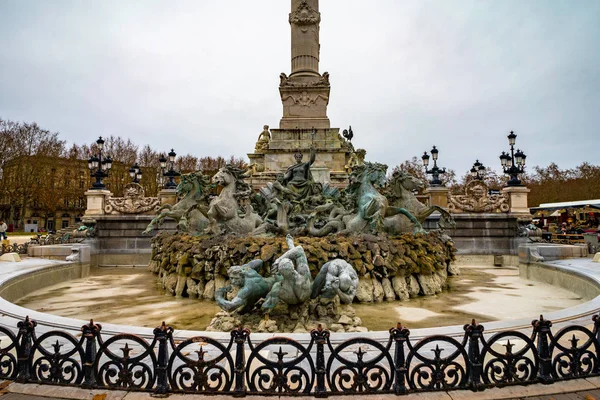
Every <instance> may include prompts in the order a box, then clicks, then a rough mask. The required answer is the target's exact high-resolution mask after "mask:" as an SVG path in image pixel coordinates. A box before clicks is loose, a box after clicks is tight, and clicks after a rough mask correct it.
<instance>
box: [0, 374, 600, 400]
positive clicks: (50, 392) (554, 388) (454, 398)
mask: <svg viewBox="0 0 600 400" xmlns="http://www.w3.org/2000/svg"><path fill="white" fill-rule="evenodd" d="M0 388H1V390H0V400H47V399H54V400H72V399H77V400H87V399H89V400H142V399H152V398H155V397H154V396H152V395H151V394H149V393H137V392H125V391H105V390H104V391H103V390H93V391H92V390H85V389H76V388H66V387H60V386H41V385H35V384H19V383H11V382H9V381H4V382H2V384H0ZM358 396H360V397H362V398H364V400H392V399H403V398H405V399H419V400H500V399H503V400H517V399H518V400H600V377H597V378H589V379H577V380H573V381H567V382H561V383H555V384H552V385H541V384H539V385H529V386H512V387H506V388H502V389H489V390H486V391H483V392H471V391H467V390H460V391H453V392H436V393H417V394H410V395H406V396H395V395H367V396H362V395H358ZM168 398H169V399H170V400H201V399H202V400H206V399H210V400H224V399H231V398H232V397H231V396H222V395H217V396H204V395H175V394H174V395H170V396H169V397H168ZM271 398H273V397H271ZM330 398H331V399H340V400H343V399H345V398H347V397H342V396H331V397H330ZM246 399H247V400H259V399H260V400H264V399H269V398H268V397H258V396H248V397H246ZM280 399H286V400H287V399H289V400H308V399H311V400H314V397H285V396H283V397H280Z"/></svg>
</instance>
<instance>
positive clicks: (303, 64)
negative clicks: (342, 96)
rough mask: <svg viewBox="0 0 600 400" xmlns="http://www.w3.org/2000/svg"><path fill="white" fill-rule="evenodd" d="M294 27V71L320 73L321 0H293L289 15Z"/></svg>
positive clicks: (304, 73)
mask: <svg viewBox="0 0 600 400" xmlns="http://www.w3.org/2000/svg"><path fill="white" fill-rule="evenodd" d="M289 22H290V26H291V29H292V73H291V75H290V77H293V76H295V75H302V76H320V75H319V23H320V22H321V14H320V13H319V0H292V12H291V13H290V17H289Z"/></svg>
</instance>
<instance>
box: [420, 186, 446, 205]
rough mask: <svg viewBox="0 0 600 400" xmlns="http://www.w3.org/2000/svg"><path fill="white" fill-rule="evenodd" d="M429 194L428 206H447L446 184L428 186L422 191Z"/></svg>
mask: <svg viewBox="0 0 600 400" xmlns="http://www.w3.org/2000/svg"><path fill="white" fill-rule="evenodd" d="M424 193H425V194H426V195H428V196H429V205H430V206H439V207H442V208H448V188H447V187H446V186H430V187H428V188H427V189H425V192H424Z"/></svg>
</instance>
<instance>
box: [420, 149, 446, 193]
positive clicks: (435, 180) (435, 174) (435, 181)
mask: <svg viewBox="0 0 600 400" xmlns="http://www.w3.org/2000/svg"><path fill="white" fill-rule="evenodd" d="M438 153H439V150H438V149H436V148H435V146H433V149H431V158H433V167H432V168H431V169H427V166H428V165H429V154H427V152H424V153H423V156H422V157H421V159H422V160H423V165H424V166H425V173H426V174H431V177H432V179H431V180H430V181H429V184H430V185H431V186H442V181H441V180H440V175H442V174H445V173H446V168H439V167H438V166H437V159H438Z"/></svg>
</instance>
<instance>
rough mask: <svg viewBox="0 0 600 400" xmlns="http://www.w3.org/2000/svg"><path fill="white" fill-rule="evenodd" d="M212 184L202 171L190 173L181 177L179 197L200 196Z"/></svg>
mask: <svg viewBox="0 0 600 400" xmlns="http://www.w3.org/2000/svg"><path fill="white" fill-rule="evenodd" d="M209 184H210V179H209V178H208V177H207V176H204V174H202V172H201V171H196V172H190V173H189V174H183V175H181V181H180V182H179V185H177V189H176V192H177V195H178V196H180V197H185V196H188V195H192V196H200V195H202V191H203V190H204V188H205V187H207V186H208V185H209Z"/></svg>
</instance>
